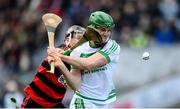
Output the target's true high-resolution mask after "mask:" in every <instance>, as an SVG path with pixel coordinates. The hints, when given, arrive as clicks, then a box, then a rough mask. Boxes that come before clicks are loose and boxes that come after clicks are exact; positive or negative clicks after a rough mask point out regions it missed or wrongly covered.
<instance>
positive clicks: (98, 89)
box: [70, 39, 120, 104]
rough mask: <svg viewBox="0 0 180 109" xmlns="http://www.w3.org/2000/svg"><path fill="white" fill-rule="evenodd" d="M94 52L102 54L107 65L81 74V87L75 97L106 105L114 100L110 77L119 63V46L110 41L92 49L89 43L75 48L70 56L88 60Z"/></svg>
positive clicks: (114, 94)
mask: <svg viewBox="0 0 180 109" xmlns="http://www.w3.org/2000/svg"><path fill="white" fill-rule="evenodd" d="M96 52H99V53H100V54H102V55H103V56H104V57H105V58H106V59H107V60H108V63H107V64H105V65H103V66H101V67H98V68H95V69H92V70H84V71H83V72H82V77H81V87H80V89H79V90H78V91H77V92H76V96H78V97H80V98H82V99H86V100H89V101H91V102H94V103H98V104H108V103H111V102H113V101H115V100H116V93H115V87H114V84H113V80H112V75H113V73H114V70H115V69H116V68H117V62H118V61H119V54H120V46H119V45H118V44H117V43H116V42H115V41H114V40H111V39H110V40H109V41H108V42H107V43H106V44H105V46H104V47H103V48H92V47H90V45H89V42H85V43H83V44H82V45H80V46H79V47H77V48H75V49H74V50H73V51H72V53H71V55H70V56H72V57H82V58H88V57H89V56H91V55H93V54H95V53H96Z"/></svg>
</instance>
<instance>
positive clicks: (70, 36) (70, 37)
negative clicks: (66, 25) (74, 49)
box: [66, 33, 72, 46]
mask: <svg viewBox="0 0 180 109" xmlns="http://www.w3.org/2000/svg"><path fill="white" fill-rule="evenodd" d="M71 39H72V33H70V34H69V41H68V42H67V43H66V46H69V44H70V43H71Z"/></svg>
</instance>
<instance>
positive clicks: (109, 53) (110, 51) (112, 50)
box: [99, 40, 120, 62]
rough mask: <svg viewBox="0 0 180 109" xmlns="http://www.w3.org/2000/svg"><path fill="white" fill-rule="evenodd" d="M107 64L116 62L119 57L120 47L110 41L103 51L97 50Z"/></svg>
mask: <svg viewBox="0 0 180 109" xmlns="http://www.w3.org/2000/svg"><path fill="white" fill-rule="evenodd" d="M99 53H101V54H102V55H103V56H104V57H105V58H106V59H107V60H108V62H111V61H118V60H119V55H120V46H119V44H117V43H116V42H115V41H114V40H111V43H107V44H106V45H105V46H104V47H103V49H101V50H99Z"/></svg>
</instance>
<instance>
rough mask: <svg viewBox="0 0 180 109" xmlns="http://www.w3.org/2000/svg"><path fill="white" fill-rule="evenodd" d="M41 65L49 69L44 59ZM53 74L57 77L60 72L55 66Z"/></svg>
mask: <svg viewBox="0 0 180 109" xmlns="http://www.w3.org/2000/svg"><path fill="white" fill-rule="evenodd" d="M41 66H43V67H45V68H46V69H47V70H50V66H49V63H48V62H46V61H43V62H42V64H41ZM54 75H55V76H56V77H57V78H58V77H60V76H61V75H62V74H61V73H60V72H59V70H58V69H57V68H55V71H54Z"/></svg>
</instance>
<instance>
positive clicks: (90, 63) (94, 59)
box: [60, 52, 109, 70]
mask: <svg viewBox="0 0 180 109" xmlns="http://www.w3.org/2000/svg"><path fill="white" fill-rule="evenodd" d="M60 57H61V59H62V60H63V61H64V62H67V63H68V64H70V65H73V66H74V67H76V68H78V69H81V70H91V69H94V68H97V67H100V66H103V65H105V64H107V63H108V62H109V61H108V59H107V57H105V56H104V55H102V54H101V53H99V52H97V53H95V54H93V55H92V56H90V57H88V58H80V57H71V56H64V55H61V56H60Z"/></svg>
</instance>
